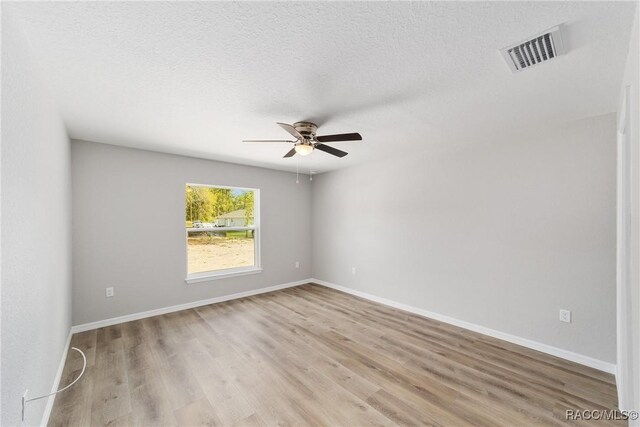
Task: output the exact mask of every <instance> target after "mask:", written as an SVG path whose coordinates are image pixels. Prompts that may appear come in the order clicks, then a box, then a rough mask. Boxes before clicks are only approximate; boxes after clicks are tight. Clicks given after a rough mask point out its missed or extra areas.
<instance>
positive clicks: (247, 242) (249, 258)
mask: <svg viewBox="0 0 640 427" xmlns="http://www.w3.org/2000/svg"><path fill="white" fill-rule="evenodd" d="M255 198H256V197H255V191H253V190H248V189H242V188H222V187H208V186H199V185H187V186H186V191H185V225H186V229H187V264H188V273H189V274H192V273H203V272H210V271H216V270H224V269H229V268H239V267H250V266H254V265H255V263H256V262H255V243H254V242H255V233H256V230H255V228H254V204H255ZM229 228H233V229H231V230H230V229H229Z"/></svg>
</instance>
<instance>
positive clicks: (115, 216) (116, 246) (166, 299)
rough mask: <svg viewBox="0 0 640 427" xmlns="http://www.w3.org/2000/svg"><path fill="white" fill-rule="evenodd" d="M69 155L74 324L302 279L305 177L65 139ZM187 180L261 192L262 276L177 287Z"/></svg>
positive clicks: (306, 232) (307, 237) (307, 212)
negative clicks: (108, 294) (109, 290)
mask: <svg viewBox="0 0 640 427" xmlns="http://www.w3.org/2000/svg"><path fill="white" fill-rule="evenodd" d="M71 154H72V156H71V157H72V177H73V178H72V180H73V257H74V258H73V259H74V263H73V323H74V324H75V325H77V324H82V323H86V322H91V321H96V320H103V319H108V318H111V317H116V316H122V315H126V314H131V313H137V312H141V311H146V310H152V309H156V308H162V307H168V306H172V305H177V304H183V303H187V302H192V301H197V300H202V299H207V298H213V297H217V296H222V295H228V294H233V293H236V292H242V291H247V290H252V289H258V288H263V287H267V286H272V285H278V284H282V283H288V282H292V281H297V280H302V279H306V278H309V277H310V274H311V265H310V264H311V257H310V252H311V246H310V241H311V225H310V221H311V192H310V190H311V186H310V183H309V181H308V180H307V179H302V178H301V179H300V184H296V177H295V174H291V173H287V172H280V171H274V170H269V169H262V168H256V167H250V166H240V165H235V164H229V163H222V162H215V161H210V160H202V159H196V158H190V157H182V156H176V155H171V154H160V153H154V152H150V151H141V150H135V149H129V148H121V147H116V146H111V145H106V144H97V143H92V142H84V141H73V142H72V148H71ZM188 182H189V183H198V184H215V185H226V186H238V187H250V188H259V189H260V198H261V206H260V212H261V226H262V232H261V233H262V234H261V244H262V248H263V250H262V268H263V269H264V271H263V272H262V273H260V274H254V275H248V276H240V277H234V278H228V279H219V280H213V281H211V282H201V283H196V284H191V285H187V284H186V283H185V282H184V279H185V277H186V252H185V251H186V248H185V231H184V191H185V188H184V186H185V183H188ZM295 261H300V268H299V269H296V268H295ZM109 286H114V287H115V297H113V298H105V288H106V287H109Z"/></svg>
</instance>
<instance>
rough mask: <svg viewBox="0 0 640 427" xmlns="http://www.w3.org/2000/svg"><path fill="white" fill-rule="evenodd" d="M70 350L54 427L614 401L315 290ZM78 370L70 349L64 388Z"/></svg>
mask: <svg viewBox="0 0 640 427" xmlns="http://www.w3.org/2000/svg"><path fill="white" fill-rule="evenodd" d="M71 344H72V345H73V346H76V347H79V348H81V349H82V350H84V351H85V352H86V354H87V358H88V368H87V372H86V373H85V375H84V377H83V378H82V379H81V380H80V381H79V382H78V383H77V384H76V385H75V386H74V387H72V388H71V389H69V390H68V391H66V392H64V393H62V394H60V395H58V397H57V398H56V400H55V404H54V407H53V412H52V414H51V417H50V425H54V426H62V425H64V426H67V425H73V426H89V425H95V426H100V425H111V426H116V425H126V426H129V425H183V426H196V425H223V426H252V425H296V426H302V425H343V426H356V425H362V426H364V425H456V426H462V425H473V426H495V425H505V426H517V425H532V424H538V425H561V424H564V423H566V421H565V419H564V418H565V410H566V409H614V408H616V401H617V398H616V388H615V384H614V379H613V377H612V376H611V375H609V374H606V373H603V372H600V371H597V370H594V369H590V368H587V367H584V366H581V365H577V364H574V363H570V362H567V361H564V360H562V359H558V358H555V357H552V356H548V355H545V354H542V353H539V352H536V351H533V350H529V349H527V348H523V347H519V346H516V345H513V344H510V343H506V342H504V341H500V340H497V339H493V338H490V337H487V336H484V335H480V334H477V333H474V332H470V331H467V330H464V329H460V328H457V327H454V326H450V325H447V324H444V323H440V322H437V321H434V320H430V319H426V318H422V317H420V316H416V315H413V314H409V313H407V312H404V311H401V310H396V309H393V308H390V307H387V306H384V305H380V304H376V303H372V302H370V301H367V300H363V299H360V298H356V297H353V296H350V295H347V294H344V293H341V292H338V291H335V290H331V289H328V288H325V287H322V286H318V285H304V286H300V287H296V288H290V289H285V290H281V291H277V292H272V293H269V294H263V295H258V296H253V297H248V298H243V299H239V300H234V301H229V302H224V303H218V304H212V305H207V306H203V307H199V308H195V309H191V310H184V311H180V312H176V313H171V314H166V315H162V316H156V317H151V318H147V319H142V320H137V321H133V322H128V323H123V324H120V325H115V326H110V327H106V328H101V329H98V330H93V331H88V332H83V333H79V334H75V335H74V336H73V338H72V343H71ZM81 367H82V359H81V357H80V355H79V354H78V353H77V352H75V351H70V352H69V356H68V358H67V361H66V366H65V370H64V373H63V377H62V381H61V385H65V384H67V383H68V382H70V381H72V380H73V378H75V376H77V374H78V373H79V370H80V368H81ZM578 424H580V423H578ZM609 424H615V423H612V422H598V425H609ZM617 425H626V422H621V421H619V422H617Z"/></svg>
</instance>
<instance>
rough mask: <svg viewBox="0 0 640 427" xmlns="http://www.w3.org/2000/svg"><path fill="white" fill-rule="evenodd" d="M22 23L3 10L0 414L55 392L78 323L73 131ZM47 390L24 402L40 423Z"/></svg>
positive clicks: (11, 416) (12, 418) (8, 416)
mask: <svg viewBox="0 0 640 427" xmlns="http://www.w3.org/2000/svg"><path fill="white" fill-rule="evenodd" d="M28 50H29V49H28V45H27V43H26V41H25V39H24V38H23V36H22V34H21V31H20V30H19V28H17V26H15V25H14V22H12V21H11V19H10V17H9V16H8V14H7V11H6V10H4V9H3V12H2V162H1V163H2V173H1V175H2V418H1V422H0V423H1V424H2V425H3V426H13V425H19V424H20V411H21V405H20V399H21V398H22V394H23V393H24V391H25V390H26V389H29V396H31V397H34V396H37V395H41V394H46V393H49V392H51V387H52V385H53V381H54V378H55V375H56V372H57V369H58V366H59V364H60V360H61V358H62V354H63V351H64V346H65V343H66V341H67V336H68V334H69V328H70V327H71V201H70V193H71V191H70V187H71V180H70V178H71V175H70V156H69V140H68V139H67V136H66V132H65V129H64V126H63V124H62V121H61V119H60V118H59V116H58V114H57V110H56V108H55V106H53V105H52V103H51V101H50V98H49V97H48V96H47V92H46V91H45V90H44V87H43V85H42V84H41V79H40V75H38V73H37V67H35V65H34V62H33V61H32V59H31V58H30V56H29V53H28ZM46 403H47V399H43V400H39V401H34V402H32V403H29V404H28V407H27V409H28V410H27V417H26V424H27V425H38V424H40V421H41V419H42V415H43V412H44V409H45V405H46Z"/></svg>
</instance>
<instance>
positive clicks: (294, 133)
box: [278, 123, 302, 139]
mask: <svg viewBox="0 0 640 427" xmlns="http://www.w3.org/2000/svg"><path fill="white" fill-rule="evenodd" d="M278 126H280V127H281V128H282V129H284V130H286V131H287V132H289V133H290V134H291V135H292V136H293V137H294V138H296V139H301V138H302V135H300V132H298V131H297V130H296V128H294V127H293V126H291V125H288V124H286V123H278Z"/></svg>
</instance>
